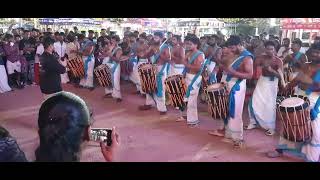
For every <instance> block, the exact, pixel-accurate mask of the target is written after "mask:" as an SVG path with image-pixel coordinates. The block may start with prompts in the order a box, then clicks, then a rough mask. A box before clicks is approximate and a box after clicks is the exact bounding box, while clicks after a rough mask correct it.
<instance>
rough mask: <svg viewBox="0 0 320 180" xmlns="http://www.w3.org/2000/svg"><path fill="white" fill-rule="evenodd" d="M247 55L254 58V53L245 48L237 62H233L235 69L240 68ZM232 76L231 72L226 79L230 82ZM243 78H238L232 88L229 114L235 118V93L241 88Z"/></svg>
mask: <svg viewBox="0 0 320 180" xmlns="http://www.w3.org/2000/svg"><path fill="white" fill-rule="evenodd" d="M247 56H251V58H253V55H252V54H251V53H250V52H249V51H247V50H245V51H243V52H242V53H241V54H240V57H239V58H238V59H236V60H235V62H234V63H233V64H232V66H231V67H232V68H233V69H234V70H237V69H239V68H240V65H241V63H242V62H243V60H244V58H245V57H247ZM231 78H232V76H231V75H230V74H228V75H227V78H226V81H227V82H229V81H230V80H231ZM241 81H242V79H238V80H237V81H236V83H235V84H234V85H233V87H232V88H231V90H230V95H229V116H230V117H232V118H234V114H235V108H236V104H235V103H236V100H235V94H236V92H237V91H239V90H240V83H241Z"/></svg>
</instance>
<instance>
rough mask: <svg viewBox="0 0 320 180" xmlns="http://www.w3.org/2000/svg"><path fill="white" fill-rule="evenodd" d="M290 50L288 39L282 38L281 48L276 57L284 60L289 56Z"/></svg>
mask: <svg viewBox="0 0 320 180" xmlns="http://www.w3.org/2000/svg"><path fill="white" fill-rule="evenodd" d="M291 53H292V51H291V48H290V39H289V38H284V39H283V40H282V46H281V47H280V49H279V50H278V53H277V56H278V57H279V58H281V59H283V58H285V57H286V56H287V55H289V54H291Z"/></svg>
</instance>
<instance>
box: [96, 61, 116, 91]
mask: <svg viewBox="0 0 320 180" xmlns="http://www.w3.org/2000/svg"><path fill="white" fill-rule="evenodd" d="M93 72H94V74H95V75H96V77H97V79H98V81H99V84H100V85H101V86H102V87H112V76H111V69H110V67H109V66H108V65H106V64H101V65H99V66H98V67H96V68H95V69H94V70H93Z"/></svg>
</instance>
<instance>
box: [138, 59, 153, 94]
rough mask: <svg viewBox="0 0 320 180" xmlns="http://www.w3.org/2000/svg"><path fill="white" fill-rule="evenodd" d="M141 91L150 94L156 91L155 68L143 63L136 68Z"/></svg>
mask: <svg viewBox="0 0 320 180" xmlns="http://www.w3.org/2000/svg"><path fill="white" fill-rule="evenodd" d="M138 72H139V77H140V81H141V88H142V91H143V92H145V93H148V94H152V93H154V92H156V90H157V81H156V72H157V69H156V66H155V65H153V64H151V63H143V64H140V65H139V66H138Z"/></svg>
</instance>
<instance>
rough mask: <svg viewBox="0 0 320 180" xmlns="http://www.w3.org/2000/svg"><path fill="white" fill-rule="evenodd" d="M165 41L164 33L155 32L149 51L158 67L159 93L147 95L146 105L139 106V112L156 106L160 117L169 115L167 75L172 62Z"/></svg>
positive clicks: (152, 61) (148, 55)
mask: <svg viewBox="0 0 320 180" xmlns="http://www.w3.org/2000/svg"><path fill="white" fill-rule="evenodd" d="M162 40H163V33H162V32H155V33H154V37H153V42H152V46H151V47H150V49H149V50H148V53H146V54H147V57H150V59H151V63H152V64H156V65H157V75H156V79H157V91H156V92H155V93H153V94H146V103H145V104H144V105H142V106H139V110H141V111H144V110H149V109H151V107H152V105H154V104H156V106H157V109H158V111H159V112H160V115H165V114H166V113H167V107H166V104H165V100H166V99H165V84H164V81H165V79H166V76H167V73H166V69H167V64H168V62H169V61H170V48H169V46H168V45H167V44H165V42H162ZM161 42H162V44H161Z"/></svg>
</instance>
